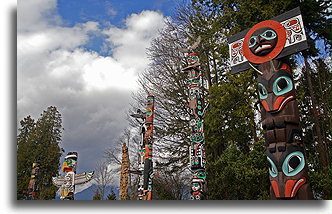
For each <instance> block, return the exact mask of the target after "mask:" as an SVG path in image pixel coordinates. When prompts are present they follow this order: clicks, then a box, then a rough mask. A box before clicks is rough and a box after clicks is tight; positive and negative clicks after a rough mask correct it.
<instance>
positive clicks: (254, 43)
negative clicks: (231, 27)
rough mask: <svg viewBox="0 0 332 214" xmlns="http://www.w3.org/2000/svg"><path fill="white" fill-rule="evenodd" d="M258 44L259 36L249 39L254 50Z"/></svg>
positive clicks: (250, 46)
mask: <svg viewBox="0 0 332 214" xmlns="http://www.w3.org/2000/svg"><path fill="white" fill-rule="evenodd" d="M256 43H257V36H252V37H250V39H249V48H252V47H254V46H255V45H256Z"/></svg>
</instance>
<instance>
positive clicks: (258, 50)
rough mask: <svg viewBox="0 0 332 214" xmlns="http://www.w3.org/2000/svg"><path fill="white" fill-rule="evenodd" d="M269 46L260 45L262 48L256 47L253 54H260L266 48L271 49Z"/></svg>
mask: <svg viewBox="0 0 332 214" xmlns="http://www.w3.org/2000/svg"><path fill="white" fill-rule="evenodd" d="M271 47H272V46H271V45H262V46H258V47H257V48H256V50H255V53H258V52H260V51H261V50H264V49H267V48H271Z"/></svg>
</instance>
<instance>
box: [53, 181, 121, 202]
mask: <svg viewBox="0 0 332 214" xmlns="http://www.w3.org/2000/svg"><path fill="white" fill-rule="evenodd" d="M96 188H97V185H96V184H93V185H91V186H90V187H89V188H87V189H85V190H83V191H81V192H79V193H77V194H75V200H92V197H93V196H94V194H95V192H94V191H95V189H96ZM111 188H113V191H114V192H115V195H116V199H118V198H119V190H118V188H117V187H115V186H107V187H106V193H105V198H106V196H107V195H108V194H109V193H110V192H111ZM55 200H60V196H57V197H56V198H55Z"/></svg>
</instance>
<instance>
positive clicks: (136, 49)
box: [103, 11, 164, 72]
mask: <svg viewBox="0 0 332 214" xmlns="http://www.w3.org/2000/svg"><path fill="white" fill-rule="evenodd" d="M163 21H164V17H163V15H162V14H160V13H158V12H155V11H142V12H141V13H140V14H131V15H130V16H129V17H128V18H127V19H126V27H125V28H124V29H122V28H117V27H111V28H109V29H108V30H105V31H103V33H104V34H106V35H108V36H109V38H108V39H107V41H108V42H110V43H111V44H112V45H114V49H113V52H112V53H113V57H114V59H115V60H117V61H118V62H119V63H121V64H123V65H124V67H125V68H130V69H133V70H134V71H135V72H141V71H142V70H144V69H145V68H146V65H147V64H148V63H149V61H148V59H147V55H146V48H148V47H149V44H150V42H151V41H152V39H153V38H155V37H156V36H157V35H158V31H159V30H160V29H161V28H162V27H163V26H164V22H163Z"/></svg>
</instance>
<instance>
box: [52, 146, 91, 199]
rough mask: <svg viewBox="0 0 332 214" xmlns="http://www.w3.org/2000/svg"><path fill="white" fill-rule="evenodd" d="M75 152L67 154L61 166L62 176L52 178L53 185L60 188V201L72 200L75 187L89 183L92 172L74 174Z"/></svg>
mask: <svg viewBox="0 0 332 214" xmlns="http://www.w3.org/2000/svg"><path fill="white" fill-rule="evenodd" d="M77 157H78V154H77V152H68V154H67V156H66V157H65V160H64V162H63V164H62V171H63V172H65V173H66V174H65V175H64V176H58V177H53V178H52V181H53V184H54V185H55V186H57V187H60V188H61V196H60V200H74V194H75V185H78V184H83V183H86V182H89V181H90V180H91V179H92V177H93V174H94V171H91V172H83V173H80V174H76V165H77Z"/></svg>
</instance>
